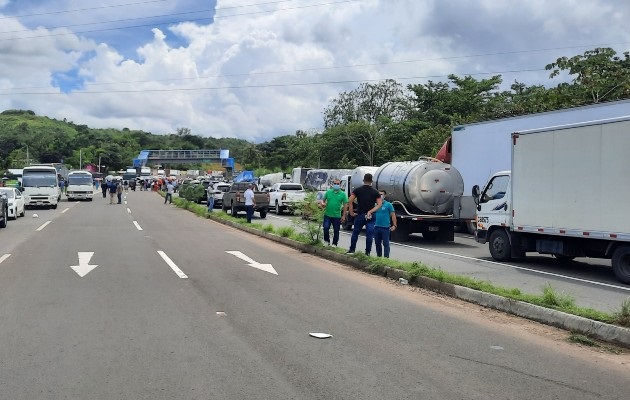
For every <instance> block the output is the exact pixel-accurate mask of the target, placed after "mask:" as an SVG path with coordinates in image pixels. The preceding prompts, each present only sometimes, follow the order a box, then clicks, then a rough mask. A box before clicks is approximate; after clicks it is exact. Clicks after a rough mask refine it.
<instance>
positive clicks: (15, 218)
mask: <svg viewBox="0 0 630 400" xmlns="http://www.w3.org/2000/svg"><path fill="white" fill-rule="evenodd" d="M13 215H14V217H13V219H14V220H17V219H18V213H17V206H15V212H14V213H13Z"/></svg>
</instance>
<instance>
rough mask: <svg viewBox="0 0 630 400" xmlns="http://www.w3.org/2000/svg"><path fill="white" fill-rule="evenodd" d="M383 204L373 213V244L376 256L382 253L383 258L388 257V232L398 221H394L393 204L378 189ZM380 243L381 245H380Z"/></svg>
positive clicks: (392, 229)
mask: <svg viewBox="0 0 630 400" xmlns="http://www.w3.org/2000/svg"><path fill="white" fill-rule="evenodd" d="M379 192H380V194H381V199H382V200H383V205H382V206H381V208H379V209H378V210H377V211H376V212H375V213H374V216H375V217H374V218H375V222H374V246H375V247H376V256H377V257H380V256H381V255H383V256H384V257H385V258H389V234H390V232H393V231H394V230H395V229H396V226H397V224H398V222H397V221H396V213H395V212H394V206H393V205H392V203H390V202H389V201H387V200H385V196H387V192H386V191H384V190H380V191H379ZM381 243H382V245H383V246H382V247H381Z"/></svg>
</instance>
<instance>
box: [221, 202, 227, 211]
mask: <svg viewBox="0 0 630 400" xmlns="http://www.w3.org/2000/svg"><path fill="white" fill-rule="evenodd" d="M221 211H223V212H224V213H226V212H228V209H227V207H226V206H225V203H221Z"/></svg>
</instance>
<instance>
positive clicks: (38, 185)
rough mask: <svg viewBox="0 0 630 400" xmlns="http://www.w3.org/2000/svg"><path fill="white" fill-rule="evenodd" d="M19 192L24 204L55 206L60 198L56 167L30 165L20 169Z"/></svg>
mask: <svg viewBox="0 0 630 400" xmlns="http://www.w3.org/2000/svg"><path fill="white" fill-rule="evenodd" d="M21 192H22V194H23V195H24V205H25V206H26V207H28V206H40V207H51V208H57V203H59V200H61V190H60V189H59V177H58V175H57V169H56V168H55V167H53V166H47V165H31V166H29V167H25V168H24V169H23V170H22V186H21Z"/></svg>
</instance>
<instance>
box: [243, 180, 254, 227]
mask: <svg viewBox="0 0 630 400" xmlns="http://www.w3.org/2000/svg"><path fill="white" fill-rule="evenodd" d="M253 188H254V185H253V184H251V183H250V184H249V185H248V186H247V190H246V191H245V193H243V196H244V197H245V212H246V213H247V222H248V223H251V222H252V216H253V215H254V207H255V206H256V200H255V199H254V190H253Z"/></svg>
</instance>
